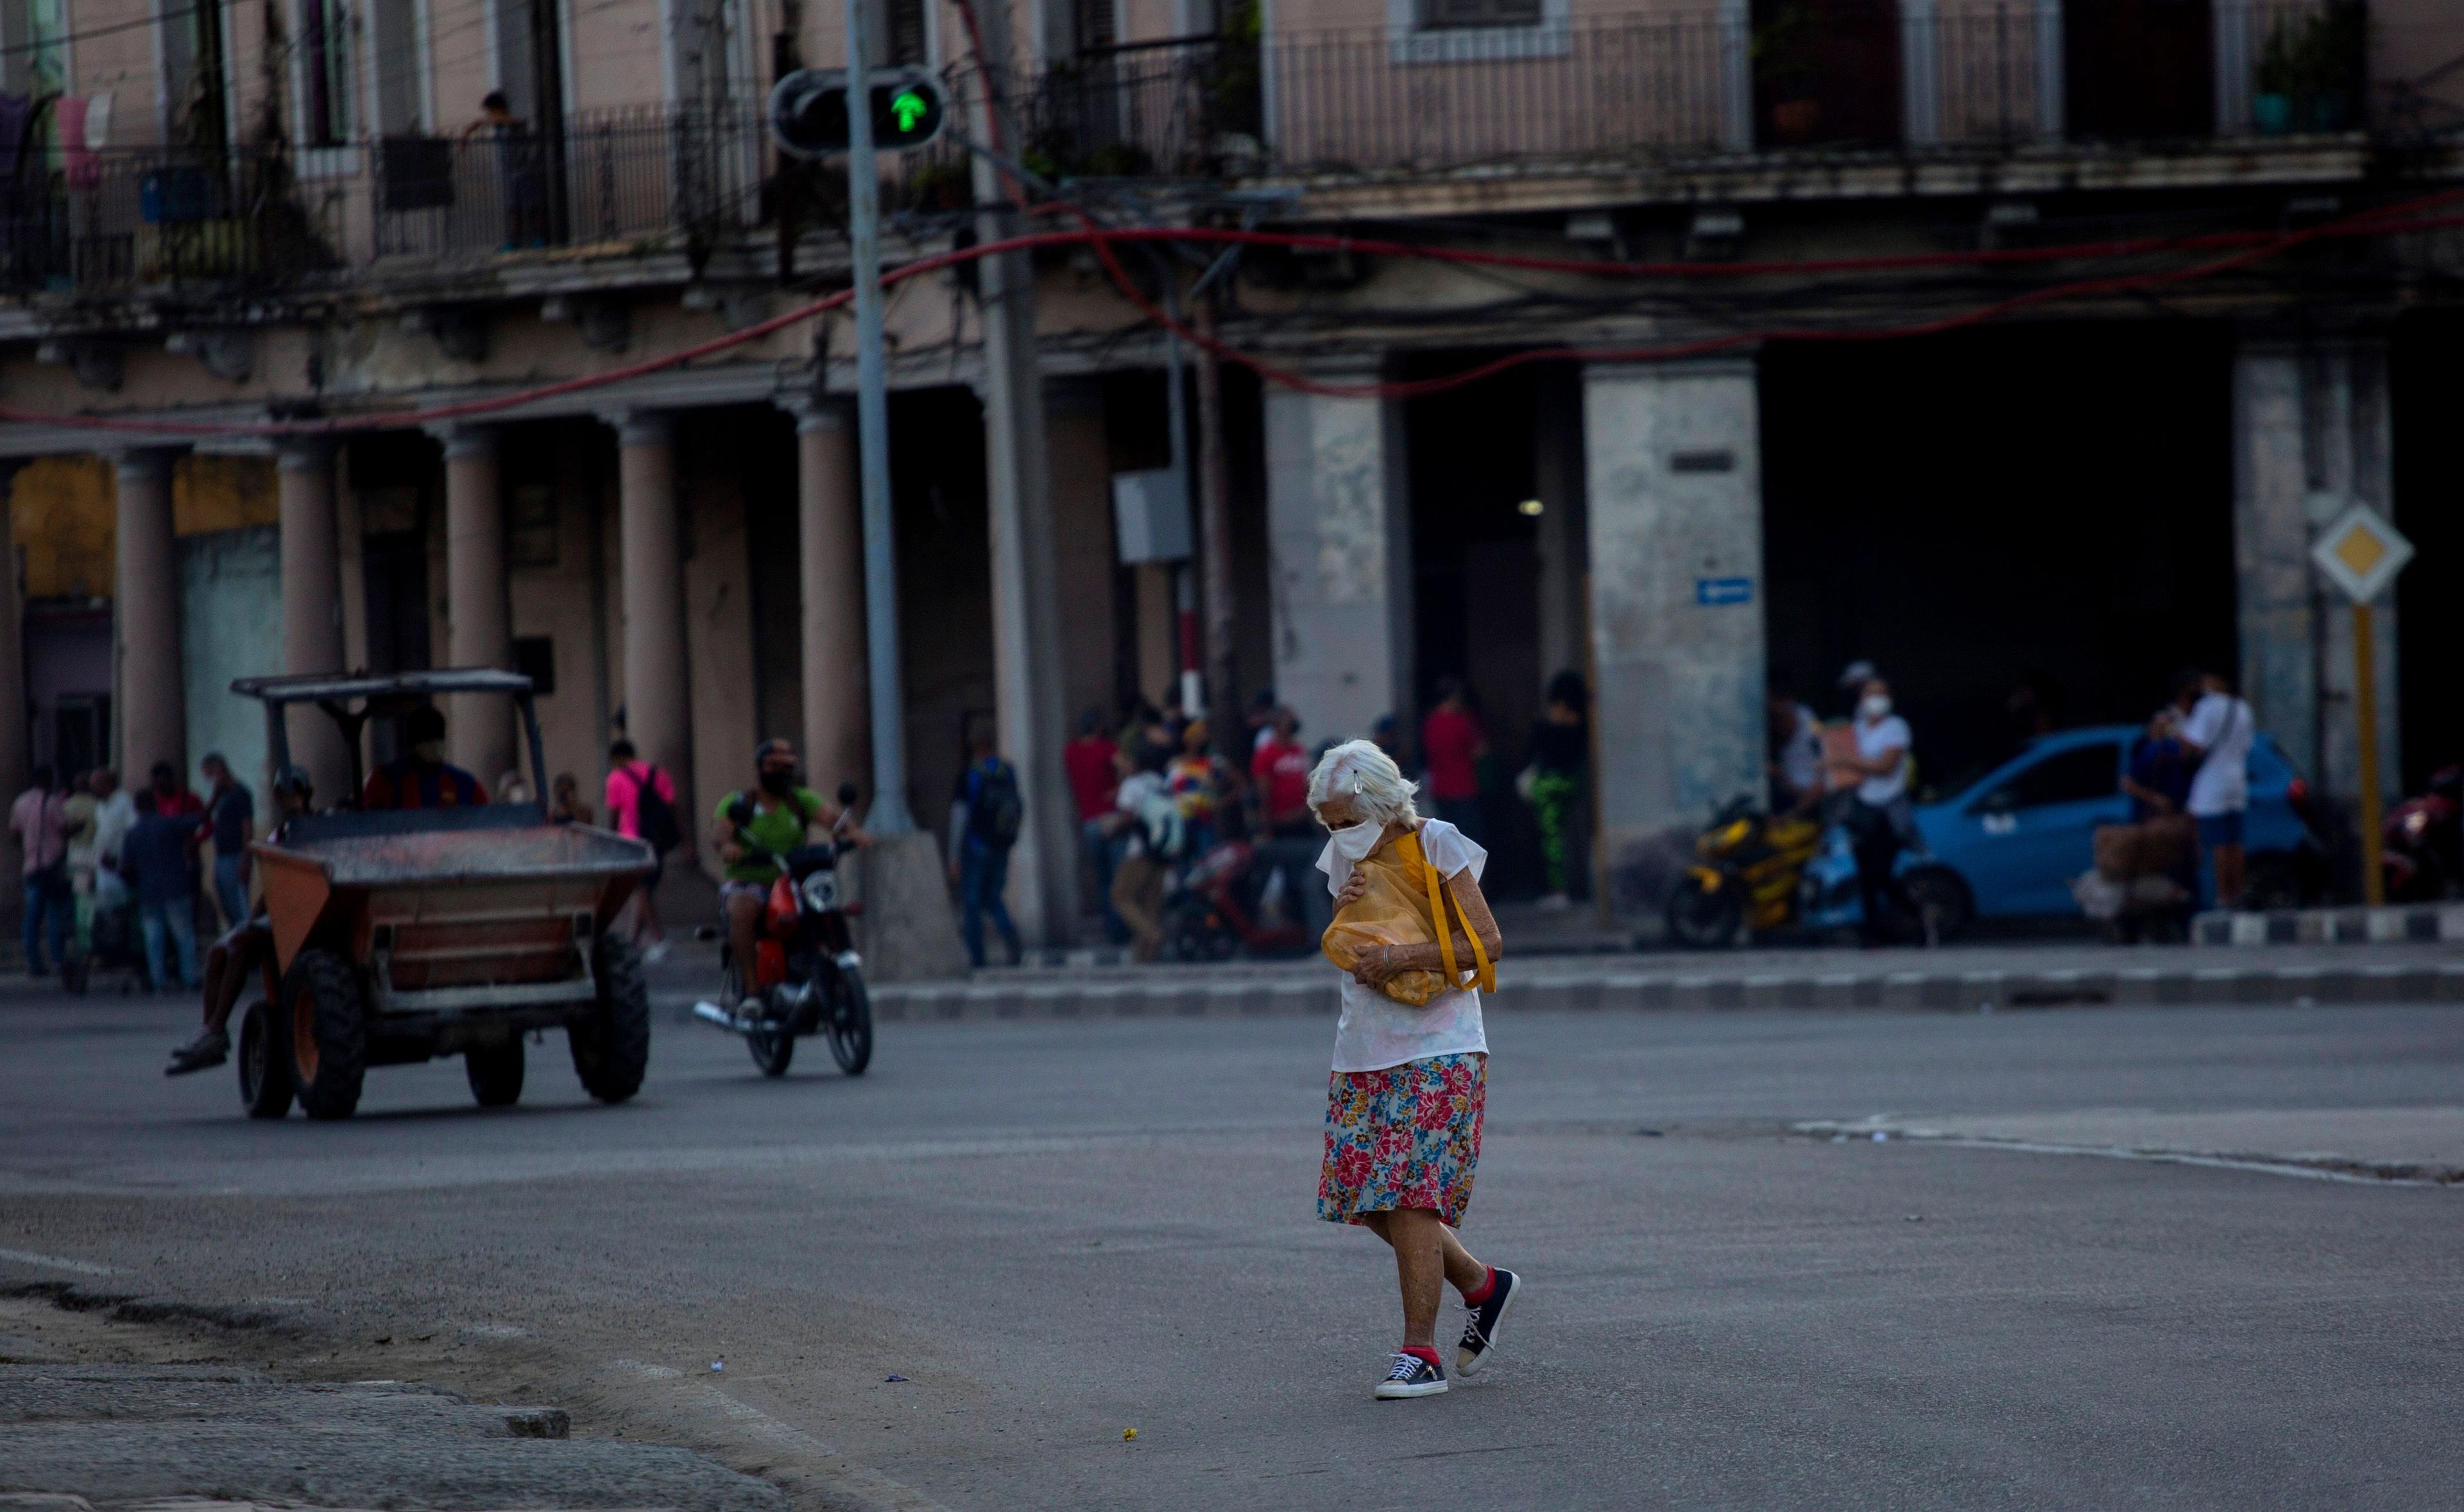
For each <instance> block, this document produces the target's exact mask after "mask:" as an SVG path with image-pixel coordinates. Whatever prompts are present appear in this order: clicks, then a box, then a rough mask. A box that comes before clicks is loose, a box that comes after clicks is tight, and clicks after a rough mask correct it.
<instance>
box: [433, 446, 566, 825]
mask: <svg viewBox="0 0 2464 1512" xmlns="http://www.w3.org/2000/svg"><path fill="white" fill-rule="evenodd" d="M437 439H438V440H440V441H442V442H443V443H444V445H445V584H446V588H445V601H446V605H447V610H448V614H447V618H446V622H445V623H446V646H445V661H446V665H448V666H453V667H495V668H499V669H502V670H506V671H510V670H512V668H513V665H514V637H513V609H512V605H511V602H510V600H509V599H508V597H507V587H506V582H505V506H504V495H503V492H502V491H501V489H500V488H499V487H498V484H497V477H496V432H495V428H494V427H492V426H484V425H456V426H450V427H444V428H441V429H440V431H439V434H438V436H437ZM448 701H449V703H450V704H451V707H449V708H448V710H447V711H446V712H447V718H448V721H449V723H447V726H446V737H445V742H446V749H447V751H448V752H449V753H451V760H452V762H453V763H454V765H456V766H458V767H464V768H466V769H468V770H469V771H470V772H472V773H473V775H475V776H476V777H477V778H478V779H479V781H480V782H482V783H484V784H486V785H487V787H488V790H489V793H490V795H491V796H495V787H496V779H497V778H498V777H500V776H502V775H503V774H504V773H505V772H506V771H507V770H508V769H510V768H512V767H515V766H516V765H517V763H518V761H519V748H518V746H517V745H516V744H515V741H514V723H515V716H514V715H513V714H512V712H511V710H510V709H509V708H508V707H507V705H506V700H505V699H504V698H503V696H502V695H482V694H465V695H462V696H460V697H457V698H454V699H451V700H448ZM530 775H531V773H530V772H529V770H528V769H527V768H525V769H524V771H523V776H524V777H526V778H527V777H529V776H530ZM540 796H542V797H544V796H545V794H541V795H540Z"/></svg>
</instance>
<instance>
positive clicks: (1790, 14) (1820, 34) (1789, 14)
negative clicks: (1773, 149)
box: [1749, 0, 1826, 142]
mask: <svg viewBox="0 0 2464 1512" xmlns="http://www.w3.org/2000/svg"><path fill="white" fill-rule="evenodd" d="M1825 31H1826V28H1825V27H1824V25H1823V17H1822V12H1821V11H1817V10H1815V7H1814V6H1813V5H1812V4H1810V3H1809V0H1788V3H1786V4H1784V5H1782V6H1781V7H1780V8H1779V10H1778V11H1775V12H1773V13H1772V15H1771V19H1769V20H1767V21H1765V22H1763V23H1762V24H1761V25H1759V26H1757V27H1755V28H1754V31H1753V37H1752V40H1751V42H1750V43H1749V51H1750V53H1751V55H1752V57H1753V65H1754V81H1755V83H1756V84H1757V85H1759V86H1760V87H1761V89H1762V90H1763V91H1764V92H1765V94H1766V96H1767V98H1768V99H1769V100H1770V101H1771V134H1772V135H1773V136H1775V137H1777V138H1778V139H1779V140H1780V141H1783V142H1811V141H1812V140H1814V135H1815V132H1816V131H1818V130H1820V129H1821V125H1822V101H1821V100H1820V99H1819V98H1818V89H1819V86H1820V83H1821V78H1822V55H1823V45H1824V42H1825V40H1826V38H1825V35H1824V33H1825Z"/></svg>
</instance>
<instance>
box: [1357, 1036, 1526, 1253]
mask: <svg viewBox="0 0 2464 1512" xmlns="http://www.w3.org/2000/svg"><path fill="white" fill-rule="evenodd" d="M1487 1100H1488V1057H1487V1056H1482V1055H1463V1056H1430V1057H1429V1058H1428V1059H1426V1060H1407V1061H1405V1062H1404V1063H1403V1064H1401V1065H1399V1066H1389V1067H1387V1068H1386V1069H1385V1070H1383V1071H1338V1072H1336V1073H1334V1075H1333V1078H1332V1079H1331V1080H1330V1081H1329V1082H1328V1083H1327V1092H1326V1165H1325V1167H1323V1168H1322V1169H1321V1170H1320V1171H1319V1173H1318V1180H1317V1215H1318V1216H1319V1217H1321V1218H1324V1219H1325V1220H1326V1221H1327V1222H1329V1223H1358V1222H1359V1221H1360V1219H1361V1215H1362V1214H1363V1213H1370V1212H1395V1211H1396V1210H1397V1209H1400V1208H1427V1209H1430V1210H1431V1211H1433V1212H1436V1213H1437V1215H1438V1217H1439V1218H1440V1219H1441V1221H1443V1222H1444V1223H1445V1224H1446V1225H1447V1226H1448V1227H1457V1226H1460V1225H1461V1224H1462V1222H1463V1209H1464V1208H1466V1207H1468V1206H1469V1205H1470V1203H1471V1176H1472V1168H1473V1167H1476V1166H1478V1165H1479V1164H1480V1120H1481V1111H1482V1108H1483V1107H1484V1106H1485V1103H1486V1102H1487Z"/></svg>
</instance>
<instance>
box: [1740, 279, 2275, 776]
mask: <svg viewBox="0 0 2464 1512" xmlns="http://www.w3.org/2000/svg"><path fill="white" fill-rule="evenodd" d="M2232 355H2233V354H2232V345H2231V333H2230V332H2229V331H2228V330H2225V329H2224V328H2222V327H2211V326H2206V325H2197V324H2192V323H2189V322H2167V323H2163V324H2142V325H2131V326H2123V325H2103V326H2090V325H2086V324H2079V325H2074V326H2068V327H2048V328H2045V329H2042V330H2005V331H1991V332H1982V333H1976V334H1971V335H1963V336H1957V337H1944V338H1939V339H1934V340H1927V341H1922V342H1914V341H1912V342H1898V343H1891V344H1887V345H1870V346H1859V347H1841V346H1824V345H1784V344H1783V345H1773V346H1771V348H1769V349H1768V350H1767V351H1766V352H1765V353H1764V356H1763V359H1762V424H1763V442H1762V446H1763V470H1764V471H1763V479H1764V480H1763V500H1764V508H1763V520H1764V551H1765V573H1766V575H1767V577H1768V580H1769V582H1770V585H1771V598H1770V605H1769V608H1768V610H1767V611H1766V616H1767V617H1766V625H1767V628H1768V631H1769V634H1770V644H1771V674H1772V676H1773V678H1778V679H1784V680H1787V681H1789V682H1791V683H1793V685H1794V686H1795V687H1796V688H1797V690H1798V691H1799V693H1800V694H1801V695H1803V696H1805V697H1806V699H1807V701H1809V702H1812V703H1813V704H1815V708H1816V709H1817V711H1818V712H1820V713H1821V714H1822V715H1823V716H1825V717H1826V718H1834V717H1837V716H1840V715H1842V714H1844V713H1845V712H1846V696H1845V695H1843V694H1841V693H1839V692H1838V691H1837V689H1836V688H1835V687H1834V686H1833V682H1834V679H1836V678H1837V676H1838V674H1839V672H1840V669H1841V668H1842V667H1844V666H1845V665H1846V664H1847V663H1848V662H1849V661H1851V660H1852V659H1856V658H1859V657H1864V658H1870V659H1871V660H1873V661H1874V662H1876V663H1877V664H1878V665H1879V667H1880V669H1881V672H1882V674H1883V675H1884V676H1885V677H1887V678H1889V679H1890V681H1891V685H1892V692H1893V696H1894V698H1895V700H1896V701H1897V702H1898V704H1899V707H1900V710H1901V712H1902V713H1903V714H1905V715H1906V716H1907V718H1908V721H1909V723H1910V724H1911V725H1912V726H1913V728H1914V730H1915V733H1916V754H1917V759H1918V762H1919V783H1920V785H1921V786H1922V787H1925V788H1934V789H1940V788H1942V787H1944V786H1946V785H1947V784H1948V783H1950V782H1951V781H1953V780H1954V779H1956V778H1957V777H1959V776H1960V775H1962V774H1964V773H1966V772H1968V771H1969V770H1971V769H1973V768H1974V767H1977V766H1978V765H1979V764H1981V763H1984V762H1988V761H1992V760H1996V759H1998V758H2000V757H2002V756H2004V755H2007V754H2009V753H2010V751H2012V750H2013V748H2015V746H2016V745H2017V744H2018V742H2019V740H2020V739H2021V738H2022V737H2023V736H2024V735H2025V733H2027V730H2028V728H2029V725H2030V723H2032V722H2031V720H2030V718H2029V714H2028V706H2027V705H2028V701H2029V700H2033V703H2034V704H2035V706H2036V707H2040V708H2043V709H2045V710H2046V711H2047V712H2048V713H2049V714H2050V715H2051V718H2052V723H2054V724H2056V725H2057V726H2066V725H2077V724H2089V723H2105V722H2123V721H2127V722H2136V721H2140V720H2144V719H2145V718H2146V717H2147V715H2148V714H2149V713H2150V712H2151V711H2152V710H2153V709H2154V708H2155V707H2156V705H2157V704H2158V703H2159V702H2161V701H2162V700H2163V699H2164V697H2165V694H2166V691H2167V688H2166V684H2167V678H2168V676H2169V674H2170V673H2171V672H2172V670H2173V669H2174V668H2176V667H2178V666H2180V665H2182V664H2183V663H2185V662H2195V663H2197V664H2200V665H2211V666H2216V667H2221V668H2227V669H2231V668H2233V667H2234V666H2235V664H2236V662H2237V659H2238V657H2237V642H2238V637H2237V632H2236V627H2235V621H2234V617H2233V466H2232V449H2231V447H2232V414H2231V395H2232ZM2023 688H2024V689H2026V690H2027V699H2026V700H2020V699H2018V697H2017V696H2018V695H2019V694H2020V692H2021V690H2022V689H2023Z"/></svg>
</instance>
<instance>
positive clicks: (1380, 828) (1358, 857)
mask: <svg viewBox="0 0 2464 1512" xmlns="http://www.w3.org/2000/svg"><path fill="white" fill-rule="evenodd" d="M1331 833H1332V835H1333V838H1334V854H1335V855H1337V856H1342V857H1343V858H1344V859H1345V860H1347V861H1350V862H1351V863H1352V864H1353V865H1354V866H1357V865H1359V864H1360V863H1361V862H1363V861H1365V860H1367V859H1369V853H1370V852H1372V851H1374V850H1375V849H1377V837H1378V836H1379V835H1381V834H1385V833H1386V827H1385V826H1384V825H1382V824H1379V823H1377V822H1376V821H1375V820H1373V819H1364V820H1362V821H1361V822H1360V823H1358V824H1354V825H1349V826H1346V827H1345V828H1343V829H1340V830H1336V831H1333V832H1331Z"/></svg>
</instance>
